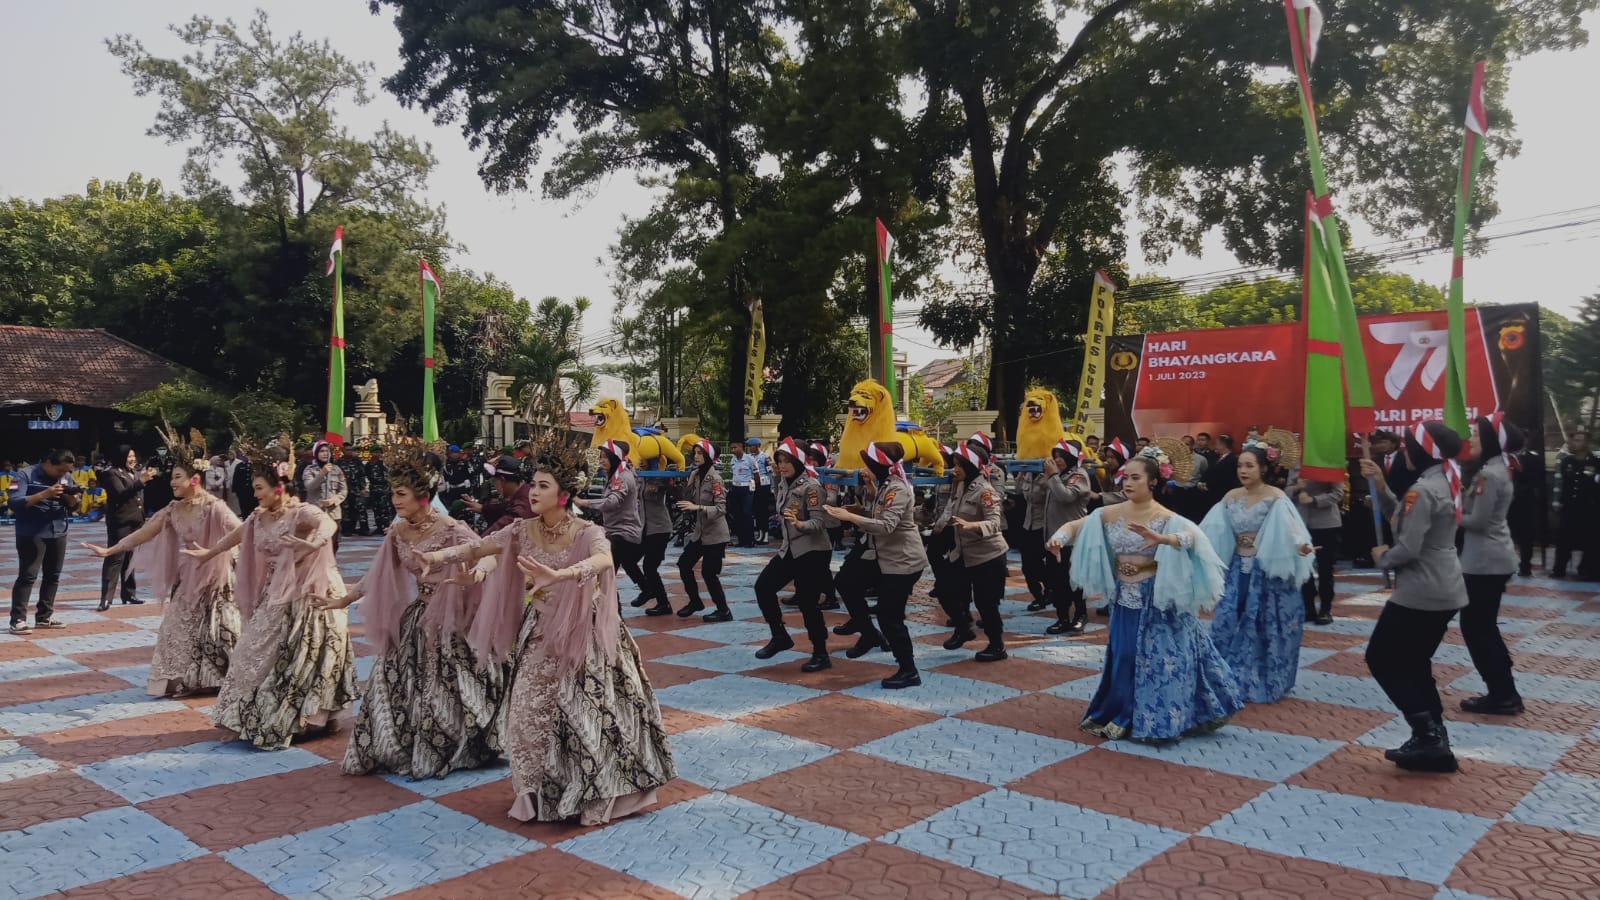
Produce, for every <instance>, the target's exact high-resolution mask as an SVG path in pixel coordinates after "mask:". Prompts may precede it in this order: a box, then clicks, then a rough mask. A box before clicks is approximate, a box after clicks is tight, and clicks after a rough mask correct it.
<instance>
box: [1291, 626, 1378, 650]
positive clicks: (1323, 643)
mask: <svg viewBox="0 0 1600 900" xmlns="http://www.w3.org/2000/svg"><path fill="white" fill-rule="evenodd" d="M1366 642H1367V639H1366V637H1365V636H1364V635H1359V634H1345V633H1344V632H1341V631H1317V630H1316V629H1315V628H1313V627H1311V626H1307V627H1306V630H1305V631H1304V632H1302V633H1301V635H1300V646H1302V647H1315V648H1317V649H1319V650H1348V649H1350V648H1351V647H1355V646H1358V645H1360V644H1365V643H1366Z"/></svg>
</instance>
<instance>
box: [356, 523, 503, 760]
mask: <svg viewBox="0 0 1600 900" xmlns="http://www.w3.org/2000/svg"><path fill="white" fill-rule="evenodd" d="M476 540H477V535H476V534H475V533H474V532H473V531H472V529H471V528H468V527H467V526H466V525H465V524H463V523H461V522H459V521H456V520H455V519H451V518H449V517H448V516H444V515H435V516H434V517H433V518H431V519H430V520H429V521H428V522H427V523H426V525H425V526H424V527H423V528H422V529H418V528H416V527H415V526H413V525H411V524H410V523H409V522H406V521H405V520H403V519H397V520H396V521H395V524H394V525H393V526H392V527H390V529H389V531H388V534H387V535H385V537H384V540H383V547H382V548H381V549H379V551H378V555H377V557H376V558H375V559H374V560H373V563H372V568H370V569H368V570H367V574H366V577H365V578H363V579H362V581H361V594H362V599H361V600H360V603H361V604H362V609H363V611H364V612H365V613H366V627H367V631H366V638H367V640H368V641H370V642H371V643H372V644H373V647H374V649H375V650H376V652H377V658H376V660H375V661H374V663H373V666H372V674H371V675H370V676H369V677H368V679H367V692H366V696H365V697H364V698H363V699H362V701H361V712H360V713H359V714H358V715H357V716H356V724H355V729H354V730H353V731H352V732H351V736H350V746H349V747H348V749H346V751H345V755H344V771H345V772H347V773H349V774H351V775H366V774H369V773H372V772H393V773H395V774H398V775H409V776H411V777H412V778H414V779H421V778H438V777H441V776H443V775H446V774H448V773H450V772H452V771H454V770H456V769H472V768H477V767H478V766H481V765H483V764H484V763H487V762H490V761H491V760H493V759H495V758H496V757H498V756H499V755H500V735H499V729H498V728H497V727H496V723H495V719H496V717H497V716H498V714H499V712H500V704H501V701H502V700H504V698H505V689H506V683H507V680H508V678H509V676H510V666H511V664H510V662H509V661H507V662H501V663H497V664H493V665H480V662H479V658H478V654H476V653H474V652H473V650H472V648H471V646H469V645H468V643H467V629H468V627H469V626H470V625H471V624H472V619H473V616H474V614H475V613H476V612H477V605H478V600H477V591H476V590H471V589H469V588H467V587H465V586H463V585H461V584H456V583H453V582H451V581H449V580H448V579H449V577H450V576H451V575H453V574H454V573H455V571H456V567H454V566H449V567H435V568H434V569H433V570H432V571H429V572H428V573H427V574H426V575H424V574H422V570H423V568H424V566H423V564H422V560H421V556H422V554H424V553H427V552H429V551H433V550H445V549H448V548H450V547H455V546H461V545H465V544H471V543H474V542H475V541H476Z"/></svg>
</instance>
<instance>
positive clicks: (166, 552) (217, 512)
mask: <svg viewBox="0 0 1600 900" xmlns="http://www.w3.org/2000/svg"><path fill="white" fill-rule="evenodd" d="M173 509H174V507H173V506H172V505H171V504H169V505H168V506H167V507H166V508H164V509H162V510H161V511H160V512H158V513H156V514H155V517H154V518H153V519H151V521H156V520H160V521H161V530H160V531H159V532H157V533H156V536H155V537H153V538H151V539H150V541H149V542H148V543H146V544H144V545H143V546H141V547H138V548H137V549H135V550H134V551H133V561H134V568H135V569H136V570H138V571H140V572H142V573H143V575H144V577H145V578H146V579H148V580H149V583H150V584H151V585H153V586H154V588H155V593H156V596H157V597H160V598H161V599H162V600H168V599H171V597H172V593H173V591H175V590H177V589H178V585H179V584H187V585H189V590H190V592H191V593H204V592H209V591H211V590H213V589H215V588H218V587H220V586H222V585H224V584H226V583H227V582H228V577H229V576H230V575H232V574H233V556H234V554H233V552H232V551H229V552H227V553H218V554H217V555H216V556H214V557H212V558H211V559H209V560H206V561H205V562H200V561H199V560H198V559H195V558H194V557H192V556H187V555H185V554H183V553H180V552H179V551H180V550H182V549H184V548H185V547H187V546H188V545H189V542H191V541H192V542H194V543H196V544H199V545H200V546H202V547H215V546H216V545H218V544H220V543H222V540H223V538H226V537H227V536H228V534H229V533H230V532H232V531H233V529H235V528H237V527H238V526H239V517H238V516H235V515H234V514H233V511H232V510H230V509H228V505H227V504H226V503H223V502H222V501H221V500H215V499H213V500H212V501H211V502H209V503H207V504H206V505H205V510H204V511H203V513H202V515H201V519H200V527H199V529H198V531H196V532H190V533H188V534H180V533H179V531H178V529H179V527H180V526H179V525H178V523H177V521H176V519H175V518H174V516H173Z"/></svg>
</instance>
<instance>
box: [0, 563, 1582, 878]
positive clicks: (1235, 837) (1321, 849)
mask: <svg viewBox="0 0 1600 900" xmlns="http://www.w3.org/2000/svg"><path fill="white" fill-rule="evenodd" d="M376 546H377V542H376V541H375V540H373V539H355V540H351V541H348V542H347V543H346V544H345V547H344V549H342V550H341V558H342V569H343V571H344V572H345V575H346V577H347V578H356V577H359V576H360V575H361V573H362V572H363V571H365V569H366V566H367V565H368V564H369V563H370V560H371V557H372V553H373V551H374V550H375V548H376ZM765 559H766V554H765V552H764V551H737V552H734V553H731V554H730V556H729V560H728V565H727V568H726V571H725V576H724V581H725V583H726V584H727V586H728V592H729V600H730V605H731V607H732V609H733V612H734V615H735V617H736V620H735V621H733V622H730V623H719V624H706V623H704V622H702V621H701V620H700V618H699V617H698V616H697V617H693V618H690V619H679V618H677V617H676V616H665V617H647V616H644V615H643V610H642V609H635V608H633V607H631V606H626V605H625V606H624V615H625V616H627V618H628V624H629V626H630V630H631V631H632V632H633V633H634V635H635V636H636V640H637V642H638V645H639V649H640V652H641V654H642V655H643V656H644V658H645V659H646V671H647V673H648V674H649V676H650V678H651V681H652V683H653V684H654V685H655V687H656V690H657V695H658V697H659V698H660V701H661V703H662V706H663V707H664V710H663V712H664V717H665V719H666V723H667V730H668V732H669V734H670V735H671V741H672V746H673V750H674V754H675V757H676V760H677V764H678V769H679V775H680V777H679V779H678V780H677V781H674V782H672V783H671V784H669V785H667V786H666V787H664V788H663V789H662V790H661V791H660V792H659V796H658V802H657V804H656V805H655V806H653V807H652V808H650V809H649V810H647V811H645V812H643V813H640V814H638V815H636V816H634V817H631V818H629V819H625V820H621V821H618V822H614V823H611V824H610V825H607V826H604V827H598V828H594V827H583V826H580V825H578V824H576V823H534V824H523V823H518V822H516V821H514V820H512V819H510V818H508V817H507V815H506V810H507V809H508V808H509V806H510V803H511V789H510V785H509V774H510V773H509V769H508V768H507V766H506V765H505V764H504V763H503V762H501V763H499V764H497V765H493V766H488V767H485V768H483V769H479V770H474V771H465V772H455V773H452V774H451V775H449V776H447V777H445V778H442V779H430V780H422V781H411V780H410V779H407V778H404V777H398V776H388V777H372V778H358V777H351V776H345V775H343V774H342V773H341V772H340V771H339V766H338V761H339V760H340V759H341V758H342V756H343V752H344V746H345V742H346V740H347V739H348V736H347V733H344V732H340V733H336V734H334V735H331V736H328V737H322V738H318V739H315V740H310V741H307V742H305V743H303V744H297V745H296V746H295V747H294V748H292V749H289V750H285V751H279V752H261V751H256V750H254V749H252V748H249V747H247V746H245V745H243V744H240V743H237V742H229V741H227V735H225V734H224V733H222V732H220V731H219V730H217V729H215V728H213V727H211V725H210V723H209V721H208V720H207V718H206V714H207V713H208V712H209V709H210V706H211V704H212V703H214V699H213V698H211V697H196V698H190V699H187V700H185V701H173V700H163V699H160V698H151V697H147V696H145V694H144V684H145V680H146V675H147V673H148V666H149V662H150V653H151V649H152V645H153V642H154V640H155V633H156V631H157V629H158V628H159V626H160V615H159V612H160V607H159V606H143V607H120V606H119V607H114V608H112V609H111V610H108V611H106V612H105V613H100V612H97V611H96V610H95V609H94V605H95V598H96V596H97V587H98V578H99V566H98V564H97V563H95V562H94V561H93V560H90V559H88V558H87V556H86V554H84V553H82V552H81V551H79V550H76V549H73V550H71V551H70V555H69V561H70V565H69V567H68V569H67V571H66V572H65V574H64V580H63V585H62V591H61V594H60V598H61V599H60V602H59V618H60V619H61V620H62V621H64V622H66V623H68V626H69V627H67V628H65V629H62V630H60V631H51V632H41V633H39V634H36V635H33V636H31V637H14V636H11V635H0V863H3V864H5V865H6V869H7V876H8V877H7V878H5V879H0V898H8V897H42V896H49V895H59V896H61V897H64V898H96V900H99V898H120V897H130V898H132V897H162V898H167V900H173V898H177V900H182V898H190V897H195V898H203V900H215V898H216V897H219V896H226V897H229V898H233V897H240V898H247V900H254V898H257V897H261V898H268V897H277V896H296V897H329V898H333V897H339V898H345V897H383V896H402V895H403V896H406V897H413V898H438V900H445V898H448V900H456V898H463V897H502V896H549V897H619V896H629V897H639V898H648V900H658V898H659V900H668V898H672V897H691V898H731V897H746V898H752V900H754V898H784V900H794V898H830V900H831V898H836V897H846V896H862V897H875V898H884V900H888V898H905V900H922V898H926V897H937V898H956V897H982V898H985V900H988V898H1024V897H1029V898H1031V897H1046V896H1065V897H1082V898H1088V897H1103V898H1139V900H1164V898H1188V897H1195V898H1206V900H1209V898H1219V900H1220V898H1235V897H1238V898H1250V900H1257V898H1260V900H1267V898H1273V900H1277V898H1307V900H1310V898H1318V900H1321V898H1328V897H1332V898H1341V900H1344V898H1348V900H1371V898H1376V897H1405V898H1413V897H1414V898H1419V900H1428V898H1437V900H1487V898H1504V900H1532V898H1544V897H1570V898H1583V900H1592V898H1595V897H1600V813H1596V811H1595V810H1596V808H1597V807H1596V803H1595V798H1596V797H1600V650H1597V648H1600V585H1584V584H1578V583H1574V582H1564V583H1562V582H1553V581H1547V580H1543V579H1516V580H1515V582H1514V583H1513V584H1512V586H1511V591H1510V592H1509V593H1508V595H1507V596H1506V598H1505V603H1504V605H1503V608H1502V612H1503V615H1502V617H1501V628H1502V631H1503V632H1504V633H1505V634H1506V636H1507V640H1508V642H1509V643H1510V645H1511V650H1512V654H1513V656H1514V658H1515V659H1516V662H1517V679H1518V684H1519V686H1520V687H1521V688H1522V690H1523V693H1524V695H1525V700H1526V702H1527V707H1528V710H1527V712H1526V713H1525V714H1523V715H1522V716H1518V717H1515V718H1511V719H1506V718H1498V717H1492V716H1479V715H1472V714H1468V713H1463V712H1461V711H1460V710H1459V709H1458V706H1459V703H1460V701H1461V700H1463V699H1465V698H1466V697H1468V696H1471V694H1472V692H1473V691H1477V690H1481V681H1480V680H1479V679H1478V677H1477V675H1476V674H1475V673H1474V672H1473V671H1472V664H1471V657H1470V655H1469V654H1468V653H1467V651H1466V648H1465V646H1464V644H1463V643H1462V641H1461V637H1460V633H1459V628H1458V627H1457V626H1455V625H1452V628H1451V630H1450V632H1449V634H1447V636H1446V640H1445V643H1444V644H1443V645H1442V646H1441V647H1440V650H1439V653H1438V655H1437V657H1436V667H1435V671H1436V673H1437V674H1438V677H1439V679H1440V684H1441V688H1442V690H1443V694H1444V699H1445V703H1446V707H1447V716H1448V719H1449V727H1450V734H1451V740H1452V744H1453V746H1454V747H1455V749H1456V752H1457V754H1458V756H1459V757H1460V759H1461V766H1462V768H1461V771H1460V772H1458V773H1456V774H1453V775H1428V774H1421V773H1410V772H1403V771H1401V770H1399V769H1397V768H1395V767H1394V766H1393V765H1392V764H1390V763H1388V762H1387V761H1385V760H1384V758H1383V750H1384V748H1386V747H1390V746H1394V745H1396V744H1398V743H1399V742H1401V741H1403V740H1404V739H1405V737H1406V734H1407V730H1406V727H1405V725H1404V723H1403V721H1402V720H1401V718H1400V717H1399V715H1398V714H1397V712H1396V711H1395V709H1394V708H1393V706H1392V705H1391V704H1390V703H1389V701H1388V698H1387V697H1385V696H1384V694H1383V692H1382V691H1381V690H1379V689H1378V687H1377V685H1376V684H1374V683H1373V681H1372V680H1371V678H1370V677H1369V676H1368V673H1367V671H1366V665H1365V660H1364V658H1363V653H1364V652H1365V649H1366V641H1367V638H1368V636H1369V635H1370V633H1371V630H1372V627H1373V622H1374V620H1375V618H1376V616H1377V615H1378V613H1379V612H1380V611H1381V609H1382V606H1383V603H1384V602H1385V600H1386V596H1385V594H1384V592H1383V591H1382V590H1380V585H1379V582H1378V580H1377V579H1376V578H1375V576H1372V575H1370V574H1367V573H1350V574H1342V575H1341V582H1342V583H1341V590H1340V593H1339V597H1338V600H1337V602H1336V605H1335V613H1336V615H1337V616H1338V618H1337V619H1336V621H1335V622H1334V624H1333V625H1332V626H1329V627H1326V628H1322V627H1315V626H1308V627H1307V628H1306V630H1305V637H1304V640H1303V645H1302V651H1301V655H1300V672H1299V677H1298V679H1297V683H1296V686H1295V688H1294V691H1293V693H1292V695H1291V696H1290V697H1288V698H1285V699H1284V700H1282V701H1280V702H1279V703H1276V704H1270V705H1254V706H1249V707H1246V708H1245V709H1244V710H1242V711H1241V712H1240V713H1239V714H1238V715H1237V716H1236V717H1235V719H1234V721H1233V722H1232V723H1231V724H1230V725H1229V726H1228V727H1226V728H1224V729H1222V730H1220V731H1218V732H1217V733H1215V734H1213V735H1209V736H1205V737H1200V738H1195V739H1192V740H1188V741H1184V742H1182V743H1179V744H1176V745H1173V746H1165V747H1151V746H1146V745H1141V744H1132V743H1128V742H1108V741H1104V740H1102V739H1100V738H1097V737H1093V736H1091V735H1087V734H1085V733H1083V732H1082V731H1080V730H1079V729H1078V727H1077V723H1078V721H1079V720H1080V719H1081V717H1082V715H1083V712H1084V709H1085V707H1086V705H1087V700H1088V699H1089V698H1090V697H1091V696H1092V695H1093V693H1094V691H1095V689H1096V688H1097V687H1098V683H1099V674H1098V673H1099V670H1100V669H1102V668H1103V666H1104V661H1105V639H1106V631H1105V627H1104V620H1103V619H1094V620H1093V621H1091V623H1090V630H1089V633H1088V634H1086V635H1084V636H1081V637H1073V638H1065V637H1053V636H1047V635H1045V634H1044V629H1045V627H1047V626H1048V625H1049V624H1050V622H1051V621H1052V618H1053V617H1052V616H1051V615H1050V614H1049V613H1048V612H1046V613H1043V614H1030V613H1027V612H1026V611H1025V600H1026V593H1025V589H1024V588H1023V586H1022V584H1021V581H1020V578H1018V577H1016V576H1017V574H1018V572H1019V569H1018V567H1017V565H1016V562H1017V561H1016V558H1015V556H1014V555H1013V557H1012V559H1011V562H1012V567H1011V568H1012V576H1013V577H1012V578H1011V580H1010V583H1009V585H1008V595H1007V600H1006V602H1004V603H1003V604H1002V616H1003V618H1004V619H1005V620H1006V622H1005V624H1006V631H1007V642H1008V645H1009V649H1010V651H1011V654H1012V658H1011V659H1009V660H1006V661H1003V662H1000V663H994V664H981V663H977V662H975V661H974V660H973V654H974V653H975V652H976V651H977V650H978V649H979V644H980V643H981V642H975V643H973V644H969V645H968V646H966V647H963V648H961V649H959V650H945V649H943V648H942V647H941V646H940V642H942V641H943V640H944V639H945V638H946V637H947V636H948V634H949V629H948V628H947V627H946V626H945V624H944V621H945V617H944V614H943V612H942V611H941V610H940V609H939V608H938V607H937V605H936V604H935V603H934V602H933V601H932V600H930V599H929V598H928V597H927V595H926V591H927V589H928V588H929V587H930V586H931V584H930V583H929V582H928V581H927V580H924V582H923V583H922V584H921V585H919V586H918V589H917V592H916V593H915V594H914V595H913V599H912V604H913V605H912V609H911V610H910V616H911V620H910V626H911V633H912V635H913V637H914V639H915V641H916V650H917V660H918V666H919V668H920V670H921V672H922V678H923V684H922V686H921V687H918V688H912V689H909V690H903V691H886V690H884V689H883V688H882V687H881V686H880V685H879V684H878V682H879V681H880V680H881V679H882V678H883V677H884V676H885V675H887V674H888V673H889V672H892V671H893V668H892V660H891V659H890V658H889V657H888V655H887V654H884V653H881V652H876V653H872V654H868V655H867V656H864V657H862V658H861V659H858V660H848V659H846V658H845V657H844V655H843V653H842V651H843V649H844V648H845V647H848V646H849V645H850V644H851V643H853V639H851V638H847V637H838V636H833V635H830V638H829V643H830V645H831V646H830V649H831V650H832V651H833V654H834V667H833V668H832V669H829V670H826V671H824V672H819V673H803V672H801V671H800V668H799V663H800V662H801V661H802V660H803V659H804V658H805V657H806V655H807V652H806V651H808V650H809V647H808V646H806V642H805V640H804V635H803V633H802V631H801V623H800V617H799V615H798V614H797V612H795V611H794V610H793V609H791V608H786V609H785V624H786V625H787V626H788V628H789V629H790V633H791V634H792V635H794V637H795V639H796V642H797V644H798V645H799V646H798V648H797V649H796V650H794V651H789V652H785V653H783V654H780V655H779V656H777V657H775V658H773V659H771V660H757V659H755V650H756V649H757V648H758V647H759V646H760V645H761V644H762V643H764V642H765V641H766V640H767V638H768V636H769V634H770V630H769V629H768V627H767V625H766V624H765V623H764V622H763V621H761V617H760V611H759V610H758V609H757V607H756V605H755V602H754V590H753V584H754V580H755V578H756V576H757V574H758V573H759V571H760V569H761V566H762V565H764V563H765ZM835 562H836V563H837V559H836V560H835ZM666 569H667V571H669V572H670V571H671V561H670V560H669V561H668V566H667V567H666ZM14 572H15V568H14V563H13V562H12V561H11V560H9V559H6V560H0V579H5V578H7V577H9V576H11V575H14ZM668 583H669V589H671V590H672V591H673V593H674V603H675V605H678V606H681V605H682V602H683V600H682V597H681V593H680V591H679V589H678V587H677V583H676V579H675V577H669V578H668ZM633 593H634V591H633V589H632V587H630V586H628V585H624V586H623V596H624V598H625V599H631V598H632V596H633ZM352 621H353V622H354V623H356V632H357V634H358V641H357V647H358V651H359V653H360V656H361V658H360V660H359V662H358V665H359V667H360V673H361V674H362V676H363V677H365V675H366V673H367V672H368V671H369V668H370V666H371V658H370V646H369V645H367V644H366V643H365V642H364V641H363V640H360V639H359V633H360V630H361V624H360V623H361V622H362V617H361V614H360V608H359V607H358V608H357V610H356V614H355V615H354V616H352ZM840 621H843V617H842V616H839V615H837V614H831V615H830V617H829V622H830V624H837V623H838V622H840Z"/></svg>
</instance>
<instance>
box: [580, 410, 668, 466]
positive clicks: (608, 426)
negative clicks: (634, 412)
mask: <svg viewBox="0 0 1600 900" xmlns="http://www.w3.org/2000/svg"><path fill="white" fill-rule="evenodd" d="M589 413H590V415H592V416H594V438H593V440H591V441H590V442H589V446H590V447H591V448H594V447H599V446H600V445H601V444H604V443H605V442H606V441H625V442H627V444H628V460H629V461H630V462H632V463H633V464H634V465H635V466H641V467H642V466H646V465H648V464H650V463H652V462H654V463H655V464H656V465H657V467H658V468H662V469H682V468H683V453H681V452H680V451H679V450H678V445H677V444H674V443H673V442H672V440H671V439H670V438H668V437H667V436H666V433H665V432H662V431H660V430H659V429H654V430H645V429H641V431H642V432H643V433H640V432H636V431H634V429H633V426H632V424H630V423H629V422H628V410H627V409H626V408H625V407H624V406H623V405H622V403H621V402H620V401H618V400H613V399H612V398H610V397H606V398H604V399H602V400H601V401H600V402H599V403H596V404H595V405H594V406H591V407H590V408H589Z"/></svg>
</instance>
